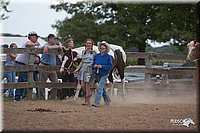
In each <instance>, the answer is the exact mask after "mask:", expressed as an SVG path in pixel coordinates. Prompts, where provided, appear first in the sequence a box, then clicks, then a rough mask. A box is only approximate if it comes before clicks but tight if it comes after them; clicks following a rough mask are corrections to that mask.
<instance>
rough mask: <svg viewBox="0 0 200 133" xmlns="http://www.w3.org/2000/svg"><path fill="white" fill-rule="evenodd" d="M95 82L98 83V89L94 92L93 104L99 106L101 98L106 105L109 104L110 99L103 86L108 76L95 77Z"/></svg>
mask: <svg viewBox="0 0 200 133" xmlns="http://www.w3.org/2000/svg"><path fill="white" fill-rule="evenodd" d="M95 78H96V80H97V82H98V84H99V85H98V89H97V90H96V95H95V100H94V103H95V104H100V100H101V97H102V96H103V99H104V102H105V103H106V104H109V103H110V101H111V100H110V97H109V95H108V93H107V91H106V90H105V84H106V79H107V78H108V75H105V76H95Z"/></svg>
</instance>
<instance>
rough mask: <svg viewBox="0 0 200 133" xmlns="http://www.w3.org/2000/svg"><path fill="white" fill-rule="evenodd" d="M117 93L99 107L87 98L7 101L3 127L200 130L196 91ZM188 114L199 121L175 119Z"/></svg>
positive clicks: (11, 129) (79, 129)
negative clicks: (179, 122)
mask: <svg viewBox="0 0 200 133" xmlns="http://www.w3.org/2000/svg"><path fill="white" fill-rule="evenodd" d="M117 95H118V96H116V95H114V96H113V97H112V103H111V105H110V106H105V105H104V103H103V100H102V103H101V106H100V107H97V108H95V107H92V106H91V105H90V106H82V105H81V104H82V102H83V101H84V99H83V98H79V99H78V100H77V101H73V100H72V99H71V98H69V99H66V100H46V101H40V100H36V101H20V102H3V107H4V109H3V128H4V130H3V131H5V132H11V131H24V132H27V131H53V132H54V131H55V132H58V131H63V132H66V131H69V132H71V131H86V132H89V131H91V132H94V131H100V132H103V131H105V132H108V131H118V132H122V131H130V132H139V131H149V132H161V131H165V132H176V131H179V132H180V131H188V132H197V131H199V127H198V125H199V122H198V115H197V109H198V108H197V95H196V91H181V92H180V91H176V90H175V89H173V91H170V90H167V91H165V92H163V91H162V92H161V91H160V92H159V91H158V90H151V91H146V90H143V91H141V90H128V91H127V97H126V99H125V100H124V99H123V98H122V96H121V93H120V92H119V93H118V94H117ZM93 96H94V95H93ZM93 99H94V97H92V99H91V101H93ZM186 118H191V119H192V120H193V121H194V123H195V124H194V125H193V124H190V125H189V127H186V126H183V125H180V124H175V123H173V122H172V121H173V120H175V119H179V120H180V119H186Z"/></svg>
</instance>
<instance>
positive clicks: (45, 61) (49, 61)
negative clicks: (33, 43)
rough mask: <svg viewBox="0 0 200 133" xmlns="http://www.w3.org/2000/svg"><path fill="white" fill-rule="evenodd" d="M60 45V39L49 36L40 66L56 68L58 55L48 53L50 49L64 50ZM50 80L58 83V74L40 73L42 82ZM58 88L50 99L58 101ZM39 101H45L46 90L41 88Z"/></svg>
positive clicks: (52, 72)
mask: <svg viewBox="0 0 200 133" xmlns="http://www.w3.org/2000/svg"><path fill="white" fill-rule="evenodd" d="M57 43H58V37H57V36H56V35H54V34H49V35H48V42H47V43H46V44H45V45H44V47H43V52H44V53H43V54H42V57H41V60H40V65H43V66H56V56H57V55H56V54H50V53H48V49H58V50H62V49H63V46H61V45H59V46H58V45H57ZM48 78H49V79H50V81H51V82H52V83H58V76H57V74H56V71H41V72H40V81H41V82H46V80H47V79H48ZM57 91H58V89H57V88H53V89H52V90H51V93H50V99H56V98H57ZM39 92H40V93H39V99H40V100H45V90H44V88H41V89H40V90H39Z"/></svg>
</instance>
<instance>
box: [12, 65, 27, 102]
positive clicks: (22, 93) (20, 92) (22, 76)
mask: <svg viewBox="0 0 200 133" xmlns="http://www.w3.org/2000/svg"><path fill="white" fill-rule="evenodd" d="M16 65H17V66H24V65H22V64H18V63H16ZM27 79H28V72H19V78H18V80H17V82H27ZM21 97H22V98H25V97H27V88H19V89H16V90H15V100H20V99H21Z"/></svg>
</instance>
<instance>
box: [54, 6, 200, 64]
mask: <svg viewBox="0 0 200 133" xmlns="http://www.w3.org/2000/svg"><path fill="white" fill-rule="evenodd" d="M51 7H52V8H53V9H55V10H56V11H59V10H65V11H66V12H67V13H68V14H71V15H72V18H67V22H68V24H69V25H67V26H68V27H66V26H63V27H62V29H63V30H62V31H65V32H66V31H67V29H69V27H72V26H73V28H72V29H71V30H69V31H68V32H70V33H73V30H74V32H75V31H76V30H77V31H80V30H81V31H82V32H77V34H76V36H79V35H78V34H80V37H81V36H88V35H89V33H88V31H90V32H92V33H93V34H96V36H94V39H95V40H97V41H99V40H106V41H108V42H110V43H116V44H118V45H122V46H123V47H124V48H126V49H128V48H130V47H133V46H136V47H137V48H138V51H139V52H145V48H146V45H147V39H150V40H153V41H157V42H166V41H169V40H170V39H172V40H173V41H171V42H170V43H171V44H174V45H177V44H178V46H181V45H182V44H185V42H186V41H188V40H190V39H195V38H197V35H196V32H197V25H198V18H197V15H198V14H197V13H196V5H195V4H120V3H119V4H116V3H95V2H90V3H78V4H70V3H62V2H61V3H60V4H58V5H52V6H51ZM80 14H82V17H77V16H76V15H80ZM87 14H90V15H92V16H93V17H91V16H90V17H88V16H87ZM88 18H89V19H90V18H92V19H91V21H90V22H91V23H90V24H89V25H88V26H89V27H87V28H86V29H90V30H87V31H86V30H85V31H83V30H82V29H84V26H83V27H80V26H78V25H77V23H76V21H78V20H75V19H80V20H79V21H80V23H82V24H83V25H84V24H85V23H86V24H87V23H88V22H87V21H86V20H87V19H88ZM85 19H86V20H85ZM62 23H63V24H62ZM64 23H66V20H65V21H63V22H60V23H57V24H56V26H55V27H57V29H58V33H61V32H60V31H61V30H60V28H59V27H61V25H64ZM92 23H93V24H92ZM77 27H78V29H77ZM91 27H92V28H91ZM64 29H65V30H64ZM86 32H87V34H85V33H86ZM61 34H64V33H61ZM138 64H144V59H139V60H138Z"/></svg>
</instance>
